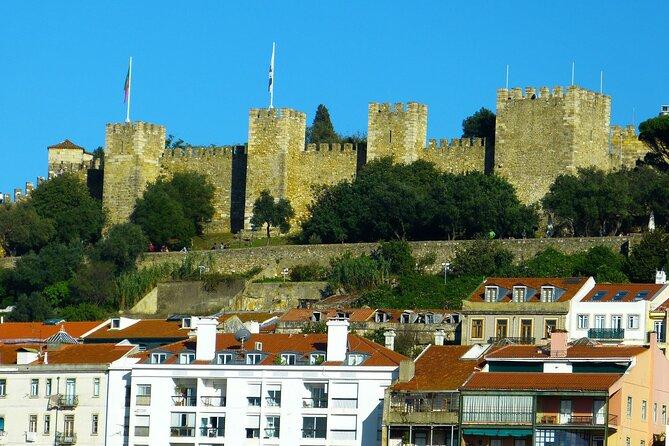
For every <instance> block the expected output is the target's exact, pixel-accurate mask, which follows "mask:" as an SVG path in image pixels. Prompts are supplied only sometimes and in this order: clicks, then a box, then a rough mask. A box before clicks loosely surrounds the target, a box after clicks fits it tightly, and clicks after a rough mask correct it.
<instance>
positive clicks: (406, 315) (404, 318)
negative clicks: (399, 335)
mask: <svg viewBox="0 0 669 446" xmlns="http://www.w3.org/2000/svg"><path fill="white" fill-rule="evenodd" d="M410 322H411V313H407V312H406V311H405V312H404V313H402V315H401V316H400V323H401V324H408V323H410Z"/></svg>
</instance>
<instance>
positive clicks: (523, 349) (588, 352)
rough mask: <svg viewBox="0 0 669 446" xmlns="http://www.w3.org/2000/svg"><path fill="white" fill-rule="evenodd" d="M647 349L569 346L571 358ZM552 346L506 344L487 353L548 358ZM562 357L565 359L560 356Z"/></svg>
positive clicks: (499, 356)
mask: <svg viewBox="0 0 669 446" xmlns="http://www.w3.org/2000/svg"><path fill="white" fill-rule="evenodd" d="M645 351H647V348H646V347H643V346H640V345H639V346H636V345H597V346H587V345H570V346H569V347H567V356H566V358H567V359H569V358H571V359H586V358H593V359H600V358H601V359H606V358H631V357H634V356H637V355H639V354H641V353H643V352H645ZM549 352H550V348H549V347H544V348H542V347H541V346H536V345H505V346H503V347H500V348H498V349H497V350H495V351H493V352H491V353H488V354H487V355H485V358H486V359H547V358H550V353H549ZM560 359H564V357H563V358H560Z"/></svg>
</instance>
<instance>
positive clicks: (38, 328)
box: [0, 321, 102, 342]
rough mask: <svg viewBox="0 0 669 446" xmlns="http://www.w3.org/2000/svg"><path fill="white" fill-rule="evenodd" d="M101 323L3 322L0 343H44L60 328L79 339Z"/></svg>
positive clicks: (0, 328)
mask: <svg viewBox="0 0 669 446" xmlns="http://www.w3.org/2000/svg"><path fill="white" fill-rule="evenodd" d="M101 323H102V322H101V321H93V322H63V323H60V324H55V325H48V324H45V323H43V322H4V323H2V324H0V342H26V341H38V342H39V341H44V340H46V339H47V338H49V337H51V336H53V335H54V334H56V333H58V331H60V329H61V327H62V328H63V329H64V330H65V331H66V332H67V334H69V335H70V336H72V337H75V338H80V337H81V336H82V335H83V334H84V333H86V332H88V331H90V330H92V329H94V328H95V327H97V326H98V325H100V324H101Z"/></svg>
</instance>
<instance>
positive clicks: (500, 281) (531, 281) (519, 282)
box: [467, 277, 588, 302]
mask: <svg viewBox="0 0 669 446" xmlns="http://www.w3.org/2000/svg"><path fill="white" fill-rule="evenodd" d="M587 280H588V277H568V278H558V277H488V278H487V279H485V280H484V281H483V283H482V284H481V285H479V287H478V288H477V289H476V290H475V291H474V292H473V293H472V295H471V296H469V299H467V300H468V301H470V302H484V301H485V299H484V294H485V287H486V286H490V285H496V286H498V287H500V288H504V289H505V290H506V294H505V296H504V298H503V299H502V300H500V301H498V302H510V301H511V293H512V290H513V287H514V286H526V287H528V288H532V289H534V290H535V293H534V294H533V295H532V296H530V297H529V299H528V300H527V301H526V302H540V300H541V299H540V294H541V287H542V286H554V287H556V288H561V289H563V290H565V293H564V294H563V295H562V296H560V298H559V299H558V300H557V302H568V301H570V300H571V299H572V298H573V297H574V295H575V294H576V293H577V292H578V290H580V289H581V288H582V287H583V285H585V282H587Z"/></svg>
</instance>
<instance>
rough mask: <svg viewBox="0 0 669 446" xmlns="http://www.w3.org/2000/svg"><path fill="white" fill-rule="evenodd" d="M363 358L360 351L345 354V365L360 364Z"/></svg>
mask: <svg viewBox="0 0 669 446" xmlns="http://www.w3.org/2000/svg"><path fill="white" fill-rule="evenodd" d="M364 360H365V355H363V354H362V353H349V354H348V355H347V356H346V365H360V364H362V363H363V361H364Z"/></svg>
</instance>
